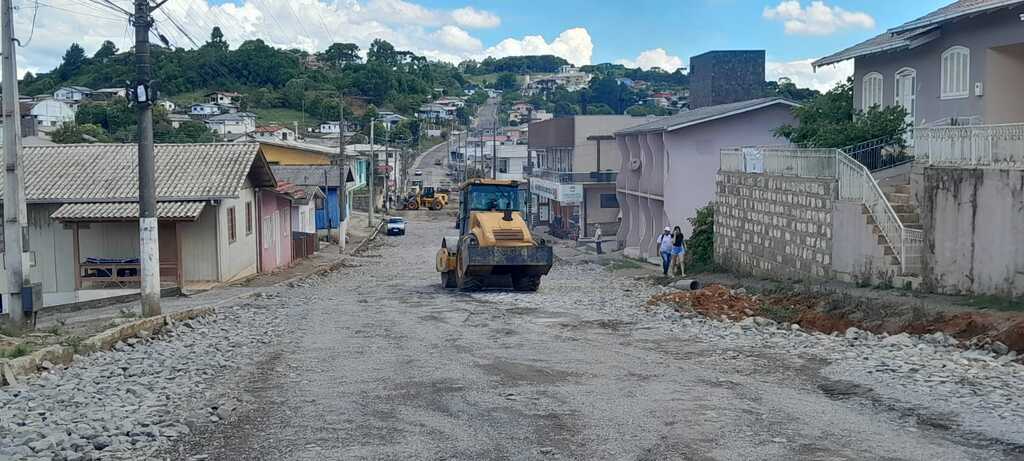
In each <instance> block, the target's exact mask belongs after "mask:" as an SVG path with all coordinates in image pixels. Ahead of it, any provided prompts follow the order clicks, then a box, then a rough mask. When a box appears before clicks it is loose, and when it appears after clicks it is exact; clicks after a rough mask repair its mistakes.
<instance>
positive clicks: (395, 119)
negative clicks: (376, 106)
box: [377, 112, 405, 130]
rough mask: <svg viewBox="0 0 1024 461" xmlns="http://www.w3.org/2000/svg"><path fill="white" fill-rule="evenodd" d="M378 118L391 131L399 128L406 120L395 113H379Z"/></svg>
mask: <svg viewBox="0 0 1024 461" xmlns="http://www.w3.org/2000/svg"><path fill="white" fill-rule="evenodd" d="M377 117H379V118H380V121H381V123H383V124H384V126H385V127H387V128H388V129H389V130H390V129H392V128H394V127H395V126H397V125H398V124H399V123H400V122H401V121H402V120H405V117H403V116H401V115H398V114H396V113H394V112H378V113H377Z"/></svg>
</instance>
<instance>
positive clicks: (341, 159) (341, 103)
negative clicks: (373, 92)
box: [303, 92, 348, 254]
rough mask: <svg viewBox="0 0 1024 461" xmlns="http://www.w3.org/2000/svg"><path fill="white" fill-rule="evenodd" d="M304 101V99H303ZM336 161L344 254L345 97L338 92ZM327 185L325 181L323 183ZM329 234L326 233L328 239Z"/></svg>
mask: <svg viewBox="0 0 1024 461" xmlns="http://www.w3.org/2000/svg"><path fill="white" fill-rule="evenodd" d="M303 102H305V100H303ZM338 116H339V118H338V126H339V127H340V128H339V131H338V133H339V134H338V161H337V162H335V163H337V164H338V165H339V169H340V170H341V173H340V174H341V179H340V180H339V181H338V247H340V251H341V254H345V234H346V233H347V232H346V230H347V229H348V227H347V226H346V225H345V223H346V222H347V221H348V183H347V181H348V157H347V156H346V155H345V98H343V97H342V94H341V92H338ZM324 187H325V188H326V187H327V183H326V182H325V183H324ZM329 238H330V235H328V239H329Z"/></svg>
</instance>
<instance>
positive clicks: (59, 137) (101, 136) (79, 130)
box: [50, 123, 112, 144]
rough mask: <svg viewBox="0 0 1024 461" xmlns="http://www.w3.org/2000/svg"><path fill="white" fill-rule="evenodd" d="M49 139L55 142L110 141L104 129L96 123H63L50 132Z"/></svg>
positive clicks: (83, 142)
mask: <svg viewBox="0 0 1024 461" xmlns="http://www.w3.org/2000/svg"><path fill="white" fill-rule="evenodd" d="M50 139H52V140H53V142H55V143H57V144H85V143H94V142H111V141H112V139H111V138H110V136H108V135H107V132H106V130H104V129H103V128H102V127H100V126H98V125H76V124H72V123H65V124H64V125H63V126H61V127H60V128H57V129H56V130H54V131H53V132H52V133H51V134H50Z"/></svg>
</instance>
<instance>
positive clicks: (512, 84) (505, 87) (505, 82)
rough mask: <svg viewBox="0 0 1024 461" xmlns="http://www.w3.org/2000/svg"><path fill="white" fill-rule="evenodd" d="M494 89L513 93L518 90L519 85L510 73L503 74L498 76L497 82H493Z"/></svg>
mask: <svg viewBox="0 0 1024 461" xmlns="http://www.w3.org/2000/svg"><path fill="white" fill-rule="evenodd" d="M494 87H495V88H497V89H499V90H502V91H515V90H516V89H518V88H519V83H518V82H516V76H515V75H512V73H511V72H504V73H502V74H501V75H498V80H497V81H495V82H494Z"/></svg>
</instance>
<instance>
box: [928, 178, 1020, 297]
mask: <svg viewBox="0 0 1024 461" xmlns="http://www.w3.org/2000/svg"><path fill="white" fill-rule="evenodd" d="M921 170H923V172H922V174H921V176H920V179H919V181H920V189H919V190H918V189H915V195H917V196H918V199H919V200H920V211H921V223H922V224H923V225H924V234H925V242H924V246H925V248H924V250H925V251H924V268H923V271H922V272H923V273H922V274H921V275H922V278H923V280H922V282H923V284H924V288H925V289H926V290H928V291H934V292H939V293H947V294H989V295H997V296H1005V297H1019V296H1022V295H1024V239H1022V238H1021V235H1024V171H1021V170H996V169H979V168H940V167H926V168H922V169H921Z"/></svg>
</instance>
